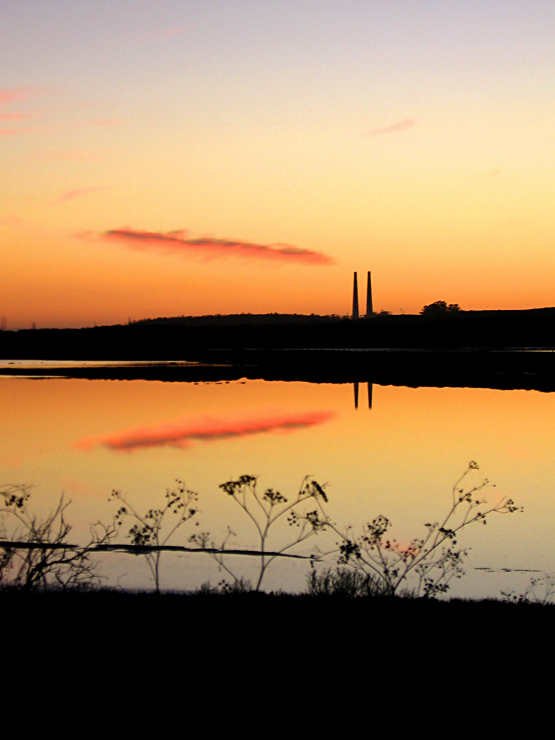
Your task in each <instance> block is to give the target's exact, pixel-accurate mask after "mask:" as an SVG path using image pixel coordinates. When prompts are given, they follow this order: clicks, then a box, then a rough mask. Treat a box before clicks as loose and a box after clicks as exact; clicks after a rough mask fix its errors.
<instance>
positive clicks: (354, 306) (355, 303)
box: [353, 272, 358, 319]
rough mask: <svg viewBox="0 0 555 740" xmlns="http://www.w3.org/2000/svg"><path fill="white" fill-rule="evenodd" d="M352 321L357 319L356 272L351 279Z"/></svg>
mask: <svg viewBox="0 0 555 740" xmlns="http://www.w3.org/2000/svg"><path fill="white" fill-rule="evenodd" d="M353 319H358V283H357V274H356V272H355V274H354V278H353Z"/></svg>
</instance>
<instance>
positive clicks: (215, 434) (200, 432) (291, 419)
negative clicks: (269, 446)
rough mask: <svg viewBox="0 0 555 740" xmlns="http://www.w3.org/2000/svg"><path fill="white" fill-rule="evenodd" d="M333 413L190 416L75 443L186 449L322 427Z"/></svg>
mask: <svg viewBox="0 0 555 740" xmlns="http://www.w3.org/2000/svg"><path fill="white" fill-rule="evenodd" d="M334 415H335V414H334V412H333V411H308V412H304V413H298V414H284V413H280V414H276V413H274V414H269V413H267V414H265V415H261V416H257V417H250V418H242V419H238V418H231V419H222V418H212V417H208V416H206V417H193V418H190V417H189V418H186V419H182V420H180V421H175V422H167V423H162V424H153V425H152V426H146V427H136V428H134V429H124V430H122V431H121V432H116V434H112V435H108V436H105V437H86V438H85V439H82V440H80V441H79V442H77V443H76V445H75V446H76V447H77V448H79V449H82V450H92V449H94V448H95V447H98V446H102V447H108V448H109V449H111V450H118V451H123V452H131V451H133V450H137V449H144V448H149V447H178V448H181V449H183V448H187V447H190V445H191V442H192V441H196V442H214V441H216V440H223V439H232V438H237V437H248V436H252V435H255V434H265V433H266V434H267V433H280V432H281V433H285V432H294V431H298V430H300V429H307V428H309V427H312V426H315V425H316V424H323V423H324V422H326V421H329V420H330V419H331V418H332V417H333V416H334Z"/></svg>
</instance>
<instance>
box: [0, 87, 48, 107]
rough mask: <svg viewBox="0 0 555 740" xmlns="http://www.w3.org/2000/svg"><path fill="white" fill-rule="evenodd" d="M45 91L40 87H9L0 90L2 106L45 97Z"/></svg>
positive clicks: (0, 103)
mask: <svg viewBox="0 0 555 740" xmlns="http://www.w3.org/2000/svg"><path fill="white" fill-rule="evenodd" d="M44 92H45V91H44V90H43V88H42V87H39V85H26V86H24V87H8V88H6V87H5V88H3V89H0V105H8V104H9V103H20V102H22V101H24V100H28V99H29V98H33V97H36V96H37V95H43V94H44Z"/></svg>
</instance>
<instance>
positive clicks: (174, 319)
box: [130, 313, 345, 326]
mask: <svg viewBox="0 0 555 740" xmlns="http://www.w3.org/2000/svg"><path fill="white" fill-rule="evenodd" d="M343 318H345V317H344V316H337V315H332V316H320V315H318V314H313V313H312V314H300V313H232V314H211V315H208V316H168V317H159V318H156V319H140V320H139V321H132V322H130V323H131V324H133V325H140V326H146V325H153V324H154V325H160V326H249V325H251V326H252V325H255V324H256V325H258V324H274V325H275V324H315V323H323V322H325V323H329V322H330V321H341V319H343Z"/></svg>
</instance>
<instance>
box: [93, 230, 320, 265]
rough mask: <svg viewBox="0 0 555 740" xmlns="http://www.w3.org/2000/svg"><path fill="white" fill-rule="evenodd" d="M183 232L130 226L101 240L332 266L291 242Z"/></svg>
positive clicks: (136, 246) (174, 250) (208, 254)
mask: <svg viewBox="0 0 555 740" xmlns="http://www.w3.org/2000/svg"><path fill="white" fill-rule="evenodd" d="M186 233H187V232H186V231H184V230H178V231H168V232H167V233H165V234H164V233H161V232H157V231H137V230H135V229H131V228H129V227H124V228H121V229H114V230H111V231H106V232H104V233H103V234H101V235H100V238H101V239H105V240H108V241H115V242H119V243H121V244H125V246H127V247H130V248H131V249H137V250H145V249H157V250H163V251H165V252H168V253H174V254H175V253H178V254H200V255H202V256H204V257H223V256H235V257H240V256H243V257H263V258H266V259H272V260H279V261H283V260H287V261H290V262H291V261H292V262H309V263H312V264H321V265H331V264H333V263H334V260H332V259H331V257H328V256H327V255H325V254H322V253H321V252H314V251H312V250H310V249H301V248H300V247H295V246H292V245H290V244H253V243H252V242H244V241H238V240H235V239H216V238H214V237H199V238H192V239H187V238H185V235H186Z"/></svg>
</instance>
